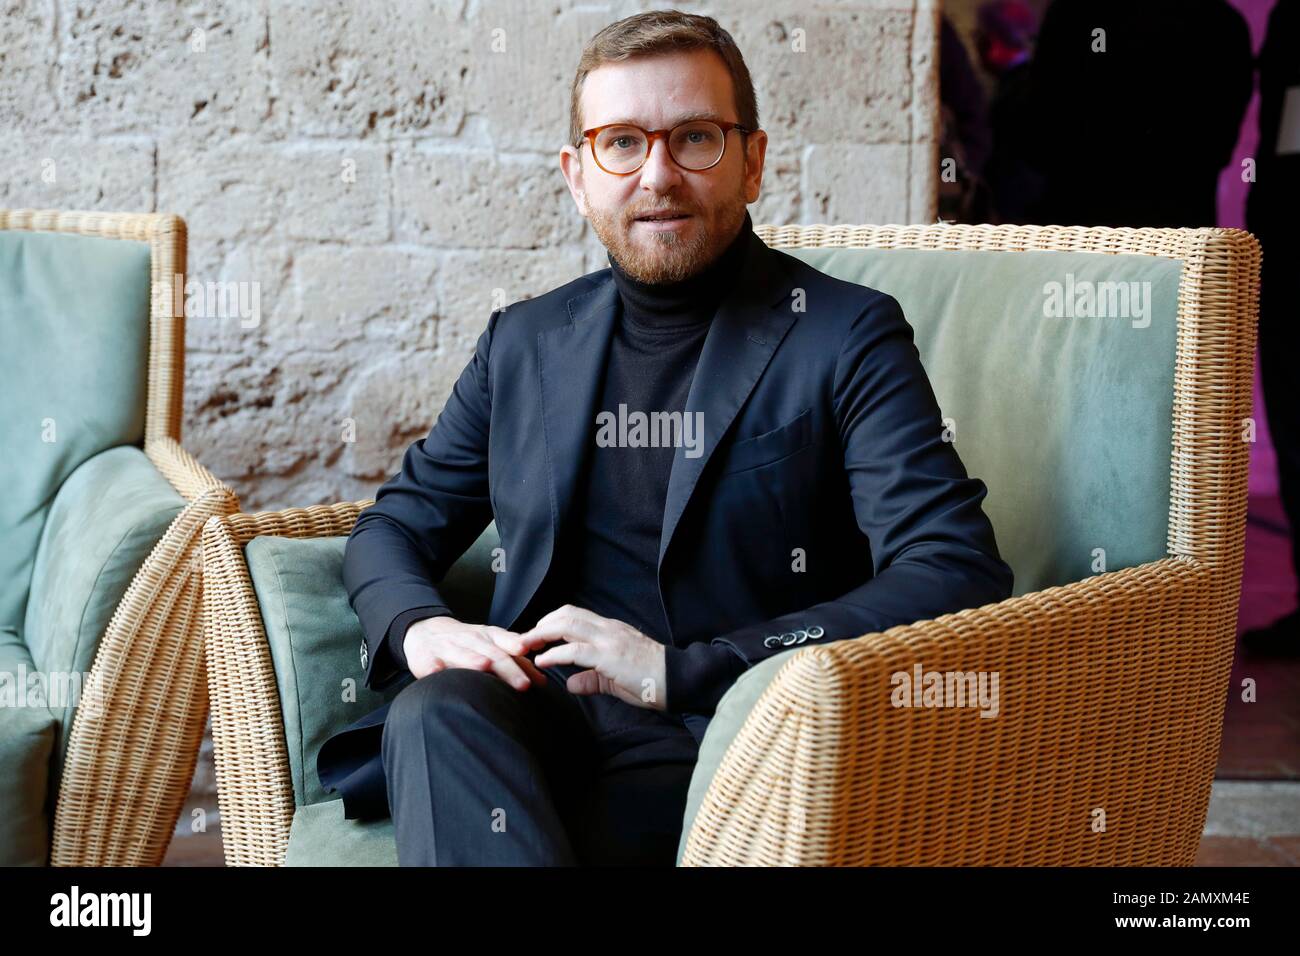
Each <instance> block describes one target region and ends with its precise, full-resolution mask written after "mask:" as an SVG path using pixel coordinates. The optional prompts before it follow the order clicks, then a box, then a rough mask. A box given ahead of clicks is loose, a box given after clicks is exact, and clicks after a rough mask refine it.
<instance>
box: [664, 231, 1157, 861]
mask: <svg viewBox="0 0 1300 956" xmlns="http://www.w3.org/2000/svg"><path fill="white" fill-rule="evenodd" d="M784 251H786V252H788V253H790V254H791V255H794V256H796V257H798V258H800V259H802V260H804V261H805V262H807V263H808V264H809V265H812V266H813V267H815V268H817V269H819V270H821V271H822V272H826V273H829V274H830V275H833V276H836V277H837V278H840V279H846V280H848V281H850V282H857V283H859V284H861V285H867V286H870V287H871V288H874V289H879V290H881V291H882V292H887V293H889V294H890V295H892V296H893V297H894V298H896V299H897V300H898V302H899V304H900V305H901V306H902V307H903V313H904V315H905V316H906V317H907V321H908V323H909V324H910V325H911V326H912V328H913V329H914V330H915V333H916V335H915V341H916V347H917V350H918V351H919V352H920V353H921V360H922V362H923V363H924V365H925V370H926V373H927V375H928V376H929V378H930V383H931V384H932V385H933V386H934V391H935V395H936V396H937V398H938V400H939V407H940V408H941V410H942V411H943V414H944V416H945V418H951V419H953V422H954V424H955V439H954V444H955V445H956V448H957V451H958V452H959V454H960V455H961V458H962V461H963V463H964V464H965V465H966V469H967V471H968V472H969V473H970V474H972V475H974V476H975V477H977V478H980V479H982V480H983V481H984V483H985V484H986V485H987V486H988V489H989V492H988V497H987V498H985V500H984V510H985V512H986V513H987V514H988V516H989V520H990V521H992V523H993V528H994V531H995V533H996V535H997V542H998V548H999V550H1000V551H1001V553H1002V557H1003V559H1005V560H1006V562H1007V563H1008V564H1010V565H1011V568H1012V570H1013V571H1014V572H1015V588H1014V593H1015V594H1025V593H1027V592H1029V591H1037V590H1040V589H1042V588H1046V587H1051V586H1053V585H1059V584H1067V583H1069V582H1071V581H1077V580H1080V579H1081V578H1085V577H1088V576H1089V575H1091V574H1094V573H1096V572H1095V571H1094V560H1095V558H1094V549H1098V548H1100V549H1103V550H1104V559H1105V564H1104V567H1105V569H1106V570H1108V571H1114V570H1118V569H1120V568H1126V567H1131V566H1134V565H1138V564H1143V563H1145V562H1147V561H1154V560H1157V559H1159V558H1162V557H1165V555H1166V548H1167V540H1166V536H1167V530H1168V519H1169V470H1170V458H1171V455H1172V452H1173V444H1172V441H1173V439H1172V434H1173V432H1172V417H1173V396H1174V360H1175V352H1176V333H1177V314H1178V286H1179V280H1180V277H1181V274H1182V262H1181V261H1179V260H1175V259H1164V258H1158V257H1154V256H1136V255H1121V256H1109V255H1103V254H1101V253H1074V252H953V251H937V250H935V251H931V250H903V249H890V250H884V249H798V248H793V249H786V250H784ZM1085 281H1086V282H1087V283H1097V282H1103V281H1109V282H1129V283H1131V282H1136V283H1139V286H1138V288H1139V289H1140V290H1142V295H1143V296H1144V299H1143V300H1142V301H1143V302H1144V304H1145V305H1146V306H1147V307H1148V309H1147V314H1146V315H1139V314H1137V310H1135V309H1133V308H1132V301H1133V300H1132V299H1130V308H1129V314H1127V315H1117V314H1115V311H1114V310H1112V309H1111V308H1110V304H1109V303H1107V305H1106V307H1105V309H1104V310H1097V309H1093V311H1094V313H1097V312H1098V311H1102V312H1103V314H1100V315H1098V314H1094V315H1093V316H1091V317H1090V316H1087V315H1085V314H1083V312H1084V309H1083V308H1076V309H1074V310H1073V313H1074V314H1073V316H1072V317H1070V316H1061V317H1053V316H1049V315H1046V314H1044V312H1045V308H1044V307H1045V305H1049V306H1050V305H1054V303H1049V301H1048V292H1047V289H1048V288H1049V284H1052V283H1055V284H1056V285H1055V286H1052V287H1051V288H1053V289H1054V290H1055V291H1057V292H1059V293H1061V295H1062V297H1064V296H1065V295H1066V294H1067V293H1068V292H1069V291H1070V290H1072V291H1073V293H1074V295H1073V297H1072V298H1073V299H1074V302H1075V304H1076V306H1082V305H1084V304H1085V303H1084V302H1083V301H1082V300H1080V299H1079V296H1081V295H1084V294H1086V293H1085V292H1084V291H1083V290H1085V289H1089V288H1091V289H1093V290H1094V291H1095V290H1096V288H1097V287H1096V286H1088V285H1084V284H1082V283H1083V282H1085ZM1071 282H1072V284H1071ZM1142 283H1149V285H1141V284H1142ZM1131 291H1132V287H1130V292H1131ZM1060 311H1063V309H1062V310H1060ZM1101 566H1102V565H1097V567H1101ZM796 653H799V651H798V650H791V651H786V652H783V653H781V654H777V655H775V656H773V657H770V658H768V659H767V660H765V661H763V662H762V663H761V664H758V665H756V666H754V667H752V668H751V669H750V670H748V671H746V672H745V673H744V674H742V675H741V676H740V678H739V679H738V680H737V681H736V683H735V684H733V685H732V686H731V688H730V689H728V691H727V693H726V694H724V695H723V697H722V700H721V701H719V702H718V709H717V711H716V713H715V714H714V717H713V720H712V722H711V723H710V724H709V729H708V732H707V733H706V734H705V737H704V741H703V743H702V745H701V747H700V757H699V760H698V762H697V763H696V766H695V772H694V774H693V775H692V776H691V786H690V790H689V793H688V796H687V802H686V815H685V819H684V824H683V828H682V837H681V841H680V843H679V844H678V851H677V852H678V861H679V862H680V860H681V854H682V852H683V851H684V850H685V848H686V838H687V834H689V832H690V829H691V827H692V826H693V824H694V821H695V816H696V814H697V813H698V812H699V808H700V804H701V802H702V801H703V799H704V794H705V793H706V792H707V791H708V788H709V784H710V783H711V782H712V780H713V775H714V774H715V773H716V772H717V769H718V767H719V765H720V764H721V762H722V758H723V756H724V755H725V754H726V752H727V748H728V747H729V746H730V745H731V742H732V741H733V740H734V739H735V738H736V735H737V734H738V733H739V732H740V729H741V727H742V726H743V725H744V723H745V719H746V717H747V716H748V715H749V712H750V709H751V708H752V707H753V706H754V703H755V702H756V701H757V700H758V698H759V696H760V695H761V694H762V693H763V691H765V690H766V689H767V687H768V685H769V684H770V683H771V681H772V678H773V677H775V676H776V673H777V671H779V670H780V669H781V668H782V667H783V666H784V665H785V663H786V661H787V660H788V659H789V657H790V655H791V654H796Z"/></svg>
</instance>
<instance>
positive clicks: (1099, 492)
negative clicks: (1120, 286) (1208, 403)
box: [785, 248, 1182, 594]
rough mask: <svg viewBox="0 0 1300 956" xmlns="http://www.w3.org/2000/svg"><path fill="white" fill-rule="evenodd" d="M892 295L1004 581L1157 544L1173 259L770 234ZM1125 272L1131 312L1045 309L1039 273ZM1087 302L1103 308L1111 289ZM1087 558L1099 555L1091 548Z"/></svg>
mask: <svg viewBox="0 0 1300 956" xmlns="http://www.w3.org/2000/svg"><path fill="white" fill-rule="evenodd" d="M785 251H787V252H789V253H790V254H791V255H794V256H796V257H798V258H800V259H802V260H804V261H805V262H807V263H808V264H810V265H812V266H813V267H815V268H817V269H819V270H821V271H822V272H826V273H829V274H830V275H833V276H836V277H837V278H840V279H846V280H848V281H850V282H856V283H859V284H861V285H866V286H870V287H871V288H874V289H879V290H881V291H882V292H887V293H889V294H890V295H892V296H893V297H894V298H896V299H897V300H898V302H899V304H900V305H901V306H902V307H903V313H904V315H905V316H906V317H907V321H908V322H909V323H910V324H911V326H912V327H913V329H914V330H915V333H916V346H917V349H918V350H919V352H920V354H921V360H922V362H923V363H924V365H925V369H926V372H927V374H928V376H929V378H930V381H931V384H932V385H933V386H934V390H935V394H936V396H937V397H938V400H939V407H940V408H941V410H942V412H943V415H944V417H945V418H948V419H951V420H952V423H953V425H954V431H955V439H954V444H955V446H956V448H957V451H958V453H959V454H960V455H961V458H962V461H963V462H964V463H965V465H966V468H967V471H968V472H969V473H970V474H971V475H973V476H975V477H977V478H980V479H982V480H983V481H984V483H985V484H986V485H987V486H988V489H989V492H988V497H987V498H986V499H985V502H984V508H985V512H986V513H987V514H988V516H989V520H990V521H992V523H993V527H994V531H995V533H996V535H997V542H998V547H999V549H1000V550H1001V552H1002V557H1003V558H1004V560H1006V562H1007V563H1008V564H1009V565H1011V568H1012V570H1013V571H1014V572H1015V593H1016V594H1024V593H1026V592H1029V591H1037V590H1041V589H1042V588H1046V587H1051V586H1053V585H1058V584H1066V583H1068V582H1070V581H1077V580H1079V579H1080V578H1084V577H1087V576H1088V575H1090V574H1093V573H1096V572H1095V570H1094V560H1095V559H1096V558H1099V557H1102V555H1100V554H1095V553H1094V552H1095V549H1102V550H1103V551H1104V562H1105V564H1104V567H1105V569H1106V570H1116V569H1118V568H1125V567H1131V566H1133V565H1138V564H1143V563H1145V562H1147V561H1154V560H1157V559H1159V558H1162V557H1164V556H1165V554H1166V546H1167V541H1166V532H1167V529H1168V518H1169V471H1170V458H1171V454H1172V451H1173V445H1172V417H1173V395H1174V356H1175V342H1176V332H1177V313H1178V286H1179V279H1180V276H1181V271H1182V262H1181V261H1179V260H1175V259H1165V258H1158V257H1155V256H1139V255H1121V256H1113V255H1104V254H1102V253H1074V252H955V251H929V250H901V249H892V250H883V249H799V248H796V249H788V250H785ZM1100 282H1123V283H1137V286H1136V287H1134V286H1131V285H1130V286H1129V287H1128V289H1129V291H1132V289H1133V288H1137V289H1138V290H1140V291H1141V295H1142V297H1143V298H1142V299H1141V300H1140V301H1141V303H1142V304H1143V305H1144V306H1145V307H1146V314H1144V315H1139V314H1137V313H1138V310H1137V309H1136V308H1134V303H1135V302H1137V301H1139V300H1133V299H1130V304H1129V310H1128V311H1129V313H1130V314H1129V315H1124V316H1117V315H1114V314H1110V315H1104V316H1100V317H1089V316H1086V315H1081V314H1078V313H1080V312H1083V311H1084V309H1082V308H1080V309H1077V310H1075V312H1076V314H1075V315H1074V316H1073V317H1050V316H1048V315H1045V314H1044V312H1045V305H1050V304H1051V303H1050V301H1049V295H1048V294H1047V292H1046V291H1045V290H1046V289H1047V288H1048V286H1049V284H1053V283H1054V284H1056V285H1055V287H1054V288H1055V289H1056V290H1057V291H1059V292H1060V293H1061V294H1062V298H1065V297H1066V294H1067V293H1068V292H1069V291H1071V290H1072V291H1073V293H1074V294H1073V296H1070V298H1072V299H1073V300H1074V301H1075V303H1076V304H1077V305H1080V306H1083V305H1085V304H1086V303H1084V302H1083V301H1082V300H1081V298H1080V297H1081V296H1082V295H1084V293H1085V290H1087V289H1090V288H1091V289H1094V290H1095V289H1096V288H1097V287H1096V286H1094V285H1091V284H1092V283H1100ZM1102 311H1106V312H1112V313H1113V312H1115V311H1119V310H1117V309H1113V308H1112V307H1111V305H1110V303H1106V304H1105V305H1104V306H1103V309H1102ZM1096 567H1097V568H1100V567H1102V565H1101V564H1100V563H1099V564H1097V565H1096Z"/></svg>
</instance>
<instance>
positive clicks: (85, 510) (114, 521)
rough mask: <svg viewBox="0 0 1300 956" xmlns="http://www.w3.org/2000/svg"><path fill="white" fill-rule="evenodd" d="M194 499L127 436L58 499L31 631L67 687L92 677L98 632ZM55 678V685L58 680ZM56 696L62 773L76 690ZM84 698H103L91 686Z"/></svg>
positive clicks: (33, 599)
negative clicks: (181, 491) (126, 440)
mask: <svg viewBox="0 0 1300 956" xmlns="http://www.w3.org/2000/svg"><path fill="white" fill-rule="evenodd" d="M184 506H185V500H184V499H183V498H182V497H181V496H180V494H178V493H177V491H176V489H175V488H173V487H172V486H171V485H170V484H169V483H168V481H167V479H166V478H164V477H163V476H162V474H161V473H160V472H159V471H158V469H157V468H155V467H154V465H153V462H151V461H150V460H149V459H148V457H147V456H146V455H145V453H144V452H142V451H141V450H140V449H139V448H135V447H134V446H131V445H119V446H117V447H116V448H110V449H108V450H107V451H103V452H100V453H99V454H97V455H94V456H92V457H91V458H89V459H88V460H87V461H85V462H83V463H82V464H81V465H80V466H79V467H78V468H76V469H75V470H74V471H73V472H72V474H70V475H69V476H68V478H67V480H66V481H64V482H63V485H62V486H61V487H60V488H59V490H58V493H57V494H56V495H55V496H54V501H53V503H52V504H51V506H50V509H49V514H48V517H47V518H46V520H45V527H44V528H43V529H42V531H41V538H40V545H39V547H38V548H37V549H36V560H35V562H34V565H33V571H32V580H31V595H30V598H29V599H28V601H27V616H26V623H25V626H24V630H23V640H24V641H25V642H26V644H27V647H28V649H29V650H30V652H31V655H32V660H34V661H35V662H36V665H37V666H38V667H40V668H41V669H42V670H43V671H45V672H46V673H48V674H49V675H50V680H51V681H52V682H54V681H60V682H61V684H60V686H61V687H67V688H73V687H79V688H83V689H90V688H89V685H88V684H86V683H85V677H86V675H87V673H88V672H89V671H90V667H91V665H92V664H93V663H94V661H95V654H96V652H97V651H98V650H99V641H100V638H101V637H102V636H103V634H104V631H105V629H106V628H107V627H108V622H109V620H110V619H111V618H112V616H113V612H114V611H115V610H116V609H117V606H118V604H119V603H121V600H122V597H123V595H124V594H126V589H127V587H128V586H129V585H130V583H131V581H132V579H133V578H134V577H135V575H136V572H137V571H139V570H140V566H141V565H142V564H144V561H145V558H147V557H148V556H149V552H150V551H152V550H153V548H154V546H155V545H156V544H157V543H158V541H159V540H160V539H161V538H162V536H163V534H164V533H165V532H166V531H167V528H168V526H169V525H170V524H171V523H172V521H173V519H175V517H176V516H177V515H178V514H180V512H181V509H182V508H183V507H184ZM52 686H53V684H52ZM59 696H60V699H61V701H62V702H61V703H59V702H55V701H51V709H52V710H53V712H54V713H55V714H56V715H57V716H58V717H59V727H60V732H59V736H58V739H57V741H56V748H55V762H54V779H55V780H58V779H59V777H60V775H61V772H62V762H63V754H64V753H65V752H66V746H67V741H68V737H69V736H70V735H71V733H72V716H73V708H74V706H76V705H77V698H74V697H73V696H72V695H69V694H63V693H60V695H59ZM83 699H84V704H83V706H84V705H86V704H89V705H92V706H93V705H94V703H95V700H94V697H93V695H89V694H88V695H86V696H85V698H83Z"/></svg>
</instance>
